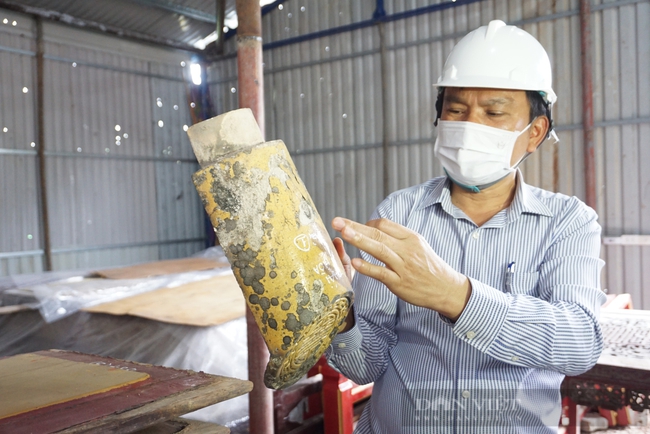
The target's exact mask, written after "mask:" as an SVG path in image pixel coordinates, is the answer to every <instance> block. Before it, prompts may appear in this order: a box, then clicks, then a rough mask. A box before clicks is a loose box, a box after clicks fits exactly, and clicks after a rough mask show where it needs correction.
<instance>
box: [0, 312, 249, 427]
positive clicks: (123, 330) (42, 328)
mask: <svg viewBox="0 0 650 434" xmlns="http://www.w3.org/2000/svg"><path fill="white" fill-rule="evenodd" d="M48 349H61V350H70V351H79V352H83V353H89V354H97V355H101V356H109V357H115V358H118V359H125V360H131V361H136V362H141V363H151V364H155V365H161V366H168V367H173V368H178V369H191V370H193V371H203V372H207V373H209V374H216V375H224V376H228V377H235V378H239V379H247V378H248V370H247V366H248V363H247V358H248V349H247V346H246V321H245V318H243V317H242V318H239V319H236V320H234V321H230V322H227V323H225V324H222V325H219V326H212V327H193V326H181V325H174V324H166V323H162V322H158V321H151V320H147V319H143V318H137V317H131V316H120V317H117V316H112V315H105V314H91V313H87V312H78V313H75V314H73V315H70V316H68V317H66V318H63V319H61V320H59V321H56V322H54V323H50V324H48V323H46V322H45V321H44V320H43V318H42V317H41V315H40V314H39V313H38V312H37V311H25V312H18V313H14V314H10V315H0V356H10V355H14V354H22V353H28V352H33V351H39V350H48ZM247 415H248V396H247V395H244V396H240V397H238V398H235V399H231V400H229V401H225V402H222V403H219V404H216V405H213V406H210V407H206V408H204V409H202V410H199V411H196V412H194V413H191V414H190V415H188V417H190V418H192V419H197V420H202V421H206V422H213V423H219V424H226V423H228V422H231V421H234V420H237V419H241V418H242V417H245V416H247Z"/></svg>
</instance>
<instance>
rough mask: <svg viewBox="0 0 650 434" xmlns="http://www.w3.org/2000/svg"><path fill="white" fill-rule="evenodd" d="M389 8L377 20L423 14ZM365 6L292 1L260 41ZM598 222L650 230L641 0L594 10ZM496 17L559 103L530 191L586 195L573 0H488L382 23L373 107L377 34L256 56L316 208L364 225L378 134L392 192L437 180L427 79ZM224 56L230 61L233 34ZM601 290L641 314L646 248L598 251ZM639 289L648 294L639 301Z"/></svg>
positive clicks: (222, 78) (298, 32)
mask: <svg viewBox="0 0 650 434" xmlns="http://www.w3.org/2000/svg"><path fill="white" fill-rule="evenodd" d="M432 3H434V2H431V1H428V0H417V1H416V0H392V1H391V0H387V1H385V7H386V13H387V14H389V15H390V14H394V13H399V12H404V11H408V10H412V9H415V8H419V7H424V6H429V5H431V4H432ZM374 9H375V1H373V0H362V1H359V0H338V1H327V2H313V1H312V2H307V1H300V0H290V1H287V2H285V3H284V4H283V5H282V6H281V9H280V8H279V7H278V9H277V10H275V11H273V12H271V13H269V14H268V15H266V16H265V17H264V21H263V27H264V42H265V44H268V43H275V42H278V41H282V40H285V39H288V38H296V37H298V36H304V35H307V34H309V33H312V32H316V31H321V30H326V29H330V28H332V27H337V26H343V25H347V24H351V23H357V22H360V21H363V20H368V19H370V18H371V17H372V14H373V12H374ZM592 16H593V19H592V24H593V29H592V32H593V40H594V56H593V57H594V92H595V95H594V96H595V101H594V104H595V105H594V113H595V121H596V131H595V140H596V147H597V170H598V173H597V181H598V209H597V211H598V213H599V215H600V222H601V224H602V226H603V234H604V235H608V236H618V235H621V234H646V235H648V234H650V170H648V169H650V146H649V144H648V143H647V142H648V139H647V138H648V137H650V135H649V134H648V133H650V64H649V63H650V53H649V50H650V44H649V43H648V41H650V2H649V1H648V0H618V1H616V0H613V1H600V0H599V1H596V2H594V3H593V4H592ZM491 19H502V20H504V21H506V22H508V23H510V24H516V25H519V26H521V27H523V28H524V29H525V30H527V31H528V32H530V33H532V34H533V35H534V36H536V37H537V38H538V39H539V40H540V42H541V43H542V44H543V45H544V47H545V48H546V49H547V51H548V53H549V55H550V56H551V59H552V62H553V65H554V77H555V81H554V88H555V90H556V93H557V94H558V96H559V100H558V103H557V104H556V107H555V119H556V125H557V126H558V128H557V130H558V132H559V136H560V139H561V142H560V143H559V144H558V145H556V146H547V147H545V148H542V149H540V151H538V152H537V153H536V154H535V155H533V156H532V157H531V158H529V159H528V161H527V162H526V163H525V164H524V167H523V171H524V173H525V176H526V179H527V182H529V183H531V184H533V185H537V186H540V187H542V188H546V189H549V190H554V191H560V192H563V193H565V194H569V195H576V196H578V197H580V198H583V199H584V195H585V193H584V192H585V183H584V169H583V167H584V166H583V152H582V129H581V122H582V102H581V97H582V96H581V81H580V80H581V78H580V77H581V74H580V23H579V17H578V1H577V0H523V1H522V0H510V1H505V0H485V1H479V2H476V3H472V4H469V5H460V6H457V7H453V8H450V9H446V10H443V11H438V12H433V13H427V14H423V15H420V16H417V17H413V18H408V19H403V20H399V21H394V22H390V23H386V24H385V25H384V26H385V44H386V52H387V58H386V60H387V62H386V65H387V74H386V80H385V82H386V92H387V98H388V104H387V105H386V110H383V109H382V91H383V90H382V79H381V56H380V38H379V32H378V28H377V26H372V27H368V28H365V29H361V30H355V31H351V32H344V33H340V34H336V35H330V36H326V37H321V38H318V39H313V40H307V41H304V42H297V43H294V44H291V45H286V46H279V47H278V46H276V47H275V48H272V49H267V50H265V53H264V62H265V83H264V85H265V94H266V125H267V130H266V137H267V138H268V139H274V138H280V139H283V140H284V141H285V142H286V144H287V146H288V147H289V149H290V151H291V152H292V154H293V156H294V160H295V162H296V166H297V167H298V170H299V172H300V174H301V177H302V178H303V180H304V181H305V183H306V185H307V188H308V189H309V191H310V193H311V194H312V196H313V198H314V200H315V202H316V205H317V207H318V209H319V211H320V213H321V215H322V217H323V219H324V220H325V221H326V222H328V221H329V220H330V219H331V218H332V217H334V216H335V215H343V216H346V217H349V218H352V219H356V220H359V221H365V220H366V219H367V218H368V216H369V215H370V213H371V212H372V210H373V209H374V207H375V206H376V205H377V204H378V203H379V202H380V201H381V199H382V198H383V197H384V192H383V191H382V190H383V188H382V182H383V181H382V180H383V177H384V170H383V154H382V141H383V139H384V137H383V132H382V131H383V126H384V123H385V124H386V126H387V137H386V138H387V140H388V144H389V152H388V188H389V191H394V190H397V189H400V188H404V187H407V186H410V185H413V184H416V183H420V182H423V181H425V180H426V179H429V178H430V177H433V176H437V175H439V174H441V168H440V165H439V163H438V162H437V161H436V160H435V159H434V157H433V142H434V140H435V129H434V128H433V126H432V122H433V120H434V118H435V109H434V102H435V90H434V89H433V84H434V83H435V82H436V80H437V78H438V75H439V72H440V70H441V68H442V64H443V63H444V60H445V59H446V56H447V55H448V53H449V51H450V50H451V48H452V47H453V45H454V43H455V42H456V41H457V40H458V39H459V38H460V37H462V36H463V35H465V34H466V33H467V32H468V31H470V30H472V29H474V28H476V27H478V26H479V25H483V24H486V23H487V22H489V21H490V20H491ZM227 46H228V48H227V50H229V51H228V52H230V53H233V52H234V44H233V40H232V39H231V40H230V41H229V43H228V44H227ZM209 82H210V92H211V95H212V98H213V99H214V101H215V107H216V108H217V110H218V111H219V112H223V111H226V110H230V109H234V108H236V107H237V95H236V92H237V80H236V62H235V59H234V57H233V56H232V55H229V56H226V57H224V58H223V59H222V60H220V61H218V62H215V63H214V64H213V66H212V68H211V69H210V71H209ZM603 258H604V259H605V260H606V261H607V265H606V268H605V273H604V281H603V287H604V288H607V289H608V290H609V291H610V292H611V293H620V292H629V293H631V294H632V295H633V300H634V304H635V306H636V307H637V308H645V309H650V289H648V286H647V284H646V286H645V289H644V287H643V282H649V281H650V247H620V246H618V247H615V246H603ZM644 293H645V298H644Z"/></svg>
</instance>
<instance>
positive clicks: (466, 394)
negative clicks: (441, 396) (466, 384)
mask: <svg viewBox="0 0 650 434" xmlns="http://www.w3.org/2000/svg"><path fill="white" fill-rule="evenodd" d="M461 395H462V396H463V398H469V396H470V393H469V390H463V393H461Z"/></svg>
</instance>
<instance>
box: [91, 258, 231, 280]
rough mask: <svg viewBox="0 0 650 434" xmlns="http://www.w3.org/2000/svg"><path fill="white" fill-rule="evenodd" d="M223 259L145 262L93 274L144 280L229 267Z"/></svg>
mask: <svg viewBox="0 0 650 434" xmlns="http://www.w3.org/2000/svg"><path fill="white" fill-rule="evenodd" d="M229 266H230V264H228V262H227V261H226V260H225V259H224V260H223V261H218V260H216V259H210V258H183V259H172V260H169V261H156V262H147V263H146V264H139V265H133V266H131V267H121V268H111V269H107V270H99V271H97V272H95V273H94V274H95V275H97V276H99V277H105V278H107V279H144V278H147V277H152V276H163V275H165V274H176V273H186V272H188V271H202V270H210V269H212V268H222V267H229Z"/></svg>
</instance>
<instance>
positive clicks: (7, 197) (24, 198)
mask: <svg viewBox="0 0 650 434" xmlns="http://www.w3.org/2000/svg"><path fill="white" fill-rule="evenodd" d="M3 19H6V20H7V23H6V24H0V68H1V73H0V83H1V85H0V92H2V93H1V95H2V98H1V100H0V116H1V118H0V119H1V121H0V123H2V125H0V128H6V130H7V131H6V132H4V133H0V167H1V172H0V180H1V181H0V182H1V183H2V184H1V185H2V188H1V189H0V226H1V227H2V230H1V231H0V275H7V274H18V273H31V272H38V271H42V269H43V260H42V256H43V252H42V249H43V239H42V234H41V231H42V229H41V221H40V210H39V190H38V185H39V182H38V179H39V178H38V171H37V168H38V164H37V154H36V152H37V149H38V146H41V145H43V146H44V147H45V148H44V149H45V161H46V184H47V192H48V197H47V199H48V208H49V217H50V218H49V220H50V232H51V245H52V252H53V255H52V262H53V269H54V270H62V269H75V268H95V267H109V266H115V265H122V264H130V263H135V262H143V261H149V260H156V259H167V258H176V257H180V256H187V255H190V254H192V253H194V252H196V251H198V250H201V249H202V248H204V238H205V233H204V221H203V211H202V208H201V206H200V203H199V200H198V197H197V195H196V192H195V190H194V187H193V185H192V182H191V174H192V173H193V172H194V171H195V170H196V169H197V167H198V166H197V164H196V160H195V159H194V156H193V154H192V150H191V147H190V145H189V141H188V139H187V135H186V133H185V131H183V126H184V125H187V124H190V114H189V108H188V100H187V83H188V82H187V79H186V78H185V76H184V71H185V70H186V69H187V67H186V68H183V67H182V66H181V61H187V62H188V63H189V59H190V54H188V53H183V52H179V51H171V50H163V49H159V48H155V47H149V46H144V45H139V44H135V43H130V42H126V41H124V40H120V39H118V38H110V37H106V36H104V35H98V34H94V33H89V32H82V31H80V30H77V29H72V28H68V27H63V26H60V25H54V24H49V23H45V24H44V40H45V48H44V50H45V61H44V89H45V91H44V117H45V124H44V131H45V143H43V144H40V143H36V142H37V128H38V126H37V125H36V111H35V101H36V92H35V91H36V66H35V65H36V60H35V49H36V47H35V23H34V21H33V20H32V19H31V18H29V17H27V16H22V15H18V14H14V13H10V12H0V23H2V22H3V21H2V20H3ZM14 21H16V25H15V26H13V25H12V23H13V22H14ZM23 88H26V90H27V91H26V92H24V89H23Z"/></svg>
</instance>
